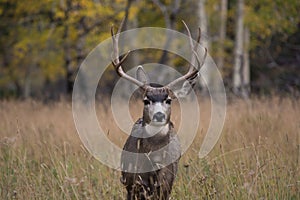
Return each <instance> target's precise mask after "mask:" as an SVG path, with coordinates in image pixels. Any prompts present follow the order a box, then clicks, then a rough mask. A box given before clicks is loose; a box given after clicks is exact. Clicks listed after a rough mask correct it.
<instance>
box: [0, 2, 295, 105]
mask: <svg viewBox="0 0 300 200" xmlns="http://www.w3.org/2000/svg"><path fill="white" fill-rule="evenodd" d="M299 9H300V1H298V0H286V1H282V0H252V1H244V0H210V1H205V0H188V1H182V0H148V1H142V0H43V1H41V0H31V1H21V0H0V18H1V20H0V98H2V99H3V98H5V99H7V98H21V99H26V98H34V99H42V100H45V99H46V100H48V99H52V100H58V99H60V98H61V97H66V96H69V95H70V94H71V93H72V87H73V83H74V79H75V77H76V73H77V71H78V68H79V66H80V64H81V63H82V61H83V60H84V58H85V57H86V56H87V54H88V53H89V52H90V51H91V50H92V49H93V48H95V47H96V46H97V45H98V44H99V43H100V42H101V41H103V40H104V39H107V38H109V37H110V27H111V25H113V24H114V25H115V26H118V25H119V24H120V23H121V21H122V19H123V18H124V17H125V26H124V27H123V31H124V30H126V29H132V28H137V27H145V26H152V27H166V28H170V29H174V30H177V31H180V32H184V33H185V32H186V30H185V28H184V26H183V24H182V22H181V21H182V20H184V21H185V22H186V23H187V24H188V26H189V28H190V29H191V30H192V34H193V36H194V38H195V37H196V35H197V28H198V27H201V30H202V35H203V38H202V40H201V41H202V44H203V45H204V46H206V47H207V48H208V51H209V53H210V55H211V56H212V57H213V58H214V60H215V62H216V64H217V66H218V67H219V69H220V71H221V73H222V76H223V79H224V83H225V86H226V90H227V91H228V92H229V94H232V95H233V96H238V97H242V98H248V97H249V96H250V95H255V96H256V95H270V94H276V95H289V96H294V97H299V91H300V76H299V75H300V18H299ZM170 40H171V42H170V44H172V38H170ZM126 42H134V41H126ZM170 44H166V45H170ZM148 53H149V52H148ZM141 54H142V55H145V54H147V52H144V53H141ZM151 56H152V57H151V62H159V63H162V64H168V65H170V66H174V67H177V68H179V67H182V65H183V62H182V61H178V58H175V57H174V55H171V54H168V53H166V52H155V53H152V54H151ZM146 61H147V60H146V56H139V58H138V60H137V59H133V58H131V59H130V60H129V61H128V62H127V64H126V66H127V67H126V71H127V70H128V69H129V67H130V66H132V67H133V66H136V65H137V64H139V63H145V62H146ZM128 63H131V64H128ZM110 71H111V72H110ZM207 76H208V77H210V78H209V80H210V81H209V83H208V84H210V82H211V83H213V77H214V76H213V75H212V74H207ZM116 77H117V76H116V74H115V73H114V72H113V68H112V67H111V68H109V69H108V72H107V74H106V76H105V77H104V80H101V81H103V83H105V84H104V89H105V91H107V92H108V93H109V91H110V90H111V89H112V86H113V85H112V80H115V79H116Z"/></svg>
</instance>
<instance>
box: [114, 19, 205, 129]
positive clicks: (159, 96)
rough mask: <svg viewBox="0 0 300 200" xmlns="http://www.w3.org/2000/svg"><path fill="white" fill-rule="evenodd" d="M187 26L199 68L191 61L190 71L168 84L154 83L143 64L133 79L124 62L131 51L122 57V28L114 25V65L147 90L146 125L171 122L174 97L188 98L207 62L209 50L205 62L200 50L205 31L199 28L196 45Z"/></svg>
mask: <svg viewBox="0 0 300 200" xmlns="http://www.w3.org/2000/svg"><path fill="white" fill-rule="evenodd" d="M183 23H184V22H183ZM184 25H185V27H186V29H187V32H188V36H189V42H190V46H191V49H192V59H191V63H196V64H197V67H194V66H193V65H194V64H190V66H189V70H188V72H187V73H186V74H184V75H183V76H181V77H179V78H177V79H176V80H173V81H172V82H171V83H169V84H167V85H165V86H163V85H159V84H151V83H150V80H149V77H148V75H147V74H146V72H145V71H144V69H143V67H142V66H141V65H140V66H138V68H137V72H136V78H133V77H131V76H129V75H127V74H126V73H125V72H124V70H123V68H122V63H123V62H124V61H125V60H126V58H127V57H128V55H129V54H130V52H127V53H126V54H125V55H124V56H123V58H122V59H120V58H119V48H118V40H119V34H120V30H121V28H119V30H118V32H117V34H115V33H114V28H113V27H112V28H111V35H112V41H113V52H112V64H113V66H114V68H115V70H116V72H117V73H118V75H119V76H120V77H123V78H125V79H126V80H128V81H130V82H131V83H133V84H135V85H137V86H139V88H140V89H141V90H142V91H143V101H144V110H143V123H145V124H146V125H150V126H154V127H155V126H156V127H162V126H164V125H167V124H168V123H169V122H170V115H171V102H172V99H175V98H178V97H184V96H186V95H187V94H188V93H189V92H190V91H191V90H192V87H193V86H194V85H195V82H196V78H197V77H198V75H199V69H200V68H201V66H202V65H203V64H204V61H205V58H206V55H207V49H206V48H205V53H204V57H203V59H202V62H201V61H200V59H199V56H198V54H197V53H196V51H197V47H198V44H199V41H200V37H201V30H200V29H199V36H198V39H197V43H196V45H193V40H192V36H191V33H190V31H189V29H188V27H187V25H186V24H185V23H184ZM121 27H122V25H121ZM183 81H184V83H183V84H182V87H181V88H180V89H178V90H175V89H174V86H175V85H177V84H178V83H181V82H183Z"/></svg>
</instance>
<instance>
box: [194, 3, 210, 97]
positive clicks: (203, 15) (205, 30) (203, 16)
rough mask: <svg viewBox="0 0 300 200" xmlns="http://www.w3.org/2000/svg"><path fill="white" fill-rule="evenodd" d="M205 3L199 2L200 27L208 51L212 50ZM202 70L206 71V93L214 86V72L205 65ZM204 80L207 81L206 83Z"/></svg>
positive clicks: (202, 84)
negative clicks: (208, 88)
mask: <svg viewBox="0 0 300 200" xmlns="http://www.w3.org/2000/svg"><path fill="white" fill-rule="evenodd" d="M205 2H206V0H199V1H198V15H197V16H198V23H199V24H198V26H199V27H200V28H201V35H202V37H201V43H202V45H203V46H204V47H206V48H207V49H208V50H209V49H210V46H211V45H210V40H209V38H208V22H207V14H206V11H205ZM202 68H204V69H205V70H202V71H201V76H202V78H201V81H200V84H201V87H202V91H203V92H204V93H206V92H207V87H210V86H211V84H212V72H211V68H210V67H209V66H206V64H204V65H203V66H202ZM204 79H205V80H206V81H204Z"/></svg>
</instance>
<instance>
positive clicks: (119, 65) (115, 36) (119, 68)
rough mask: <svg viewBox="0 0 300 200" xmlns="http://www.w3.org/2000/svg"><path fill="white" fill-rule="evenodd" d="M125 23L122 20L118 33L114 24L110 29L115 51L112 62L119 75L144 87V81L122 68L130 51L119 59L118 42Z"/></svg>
mask: <svg viewBox="0 0 300 200" xmlns="http://www.w3.org/2000/svg"><path fill="white" fill-rule="evenodd" d="M123 23H124V20H123V21H122V23H121V26H120V28H119V29H118V32H117V34H115V33H114V27H113V26H112V27H111V29H110V32H111V36H112V42H113V52H112V55H111V56H112V64H113V66H114V68H115V70H116V72H117V73H118V75H119V76H120V77H123V78H125V79H127V80H128V81H130V82H132V83H134V84H136V85H137V86H139V87H144V86H145V84H144V83H142V82H140V81H139V80H137V79H135V78H133V77H131V76H129V75H127V74H126V73H125V72H124V70H123V68H122V64H123V62H124V61H125V60H126V58H127V57H128V55H129V53H130V51H128V52H127V53H126V54H125V55H124V57H123V58H122V59H121V60H120V59H119V46H118V42H119V36H120V32H121V29H122V26H123Z"/></svg>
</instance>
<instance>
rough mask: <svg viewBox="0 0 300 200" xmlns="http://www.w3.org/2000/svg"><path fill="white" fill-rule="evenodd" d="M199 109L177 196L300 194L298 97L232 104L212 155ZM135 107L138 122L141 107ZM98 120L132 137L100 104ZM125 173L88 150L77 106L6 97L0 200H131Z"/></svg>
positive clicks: (0, 122) (204, 107)
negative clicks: (204, 151) (204, 148)
mask: <svg viewBox="0 0 300 200" xmlns="http://www.w3.org/2000/svg"><path fill="white" fill-rule="evenodd" d="M139 105H141V104H139ZM174 106H175V107H176V105H174ZM200 106H201V117H202V118H201V120H203V121H201V128H200V129H199V131H198V135H197V138H196V139H195V141H194V143H193V144H192V146H191V147H190V149H189V150H188V152H187V153H186V154H184V155H183V157H182V159H181V160H180V166H179V173H178V176H177V178H176V181H175V185H174V187H173V191H172V199H300V101H299V100H293V99H289V98H277V97H273V98H261V99H252V100H250V101H247V102H244V101H238V100H236V101H232V102H230V103H229V104H228V106H227V117H226V122H225V126H224V129H223V132H222V136H221V138H220V140H219V142H218V144H217V145H216V146H215V148H214V150H213V151H212V152H211V153H210V154H209V156H208V157H206V158H205V159H199V158H198V157H197V154H198V151H199V147H200V145H201V142H202V138H203V136H204V135H203V134H204V133H205V131H206V129H207V124H208V122H209V117H210V110H209V107H210V105H209V102H208V101H206V100H203V101H202V102H200ZM131 108H132V109H131V111H132V115H133V117H134V119H136V117H137V116H139V115H140V113H141V107H139V106H131ZM176 110H178V109H177V108H174V112H173V117H172V119H173V120H174V121H175V122H176V123H177V121H178V117H177V116H178V112H177V111H176ZM98 117H99V121H100V123H101V121H104V120H105V122H106V123H105V125H106V128H107V129H108V130H109V131H110V137H112V138H114V137H115V138H121V139H119V141H120V145H121V144H122V142H125V139H126V137H125V135H124V134H122V133H121V132H120V131H119V130H118V128H117V127H116V126H115V124H114V123H112V122H111V121H112V120H108V117H111V115H110V113H109V112H108V111H105V109H103V107H102V106H101V105H100V106H99V109H98ZM104 117H105V118H104ZM107 122H108V123H107ZM119 178H120V172H119V171H116V170H112V169H110V168H108V167H106V166H104V165H102V164H101V163H100V162H99V161H97V160H96V159H94V158H93V157H92V156H91V155H90V154H89V153H88V152H87V150H86V149H85V148H84V147H83V145H82V143H81V141H80V140H79V137H78V134H77V132H76V129H75V126H74V122H73V119H72V110H71V103H67V102H58V103H53V104H50V105H44V104H42V103H39V102H34V101H27V102H18V101H2V102H0V199H125V188H124V187H123V186H122V185H121V183H120V181H119Z"/></svg>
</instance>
